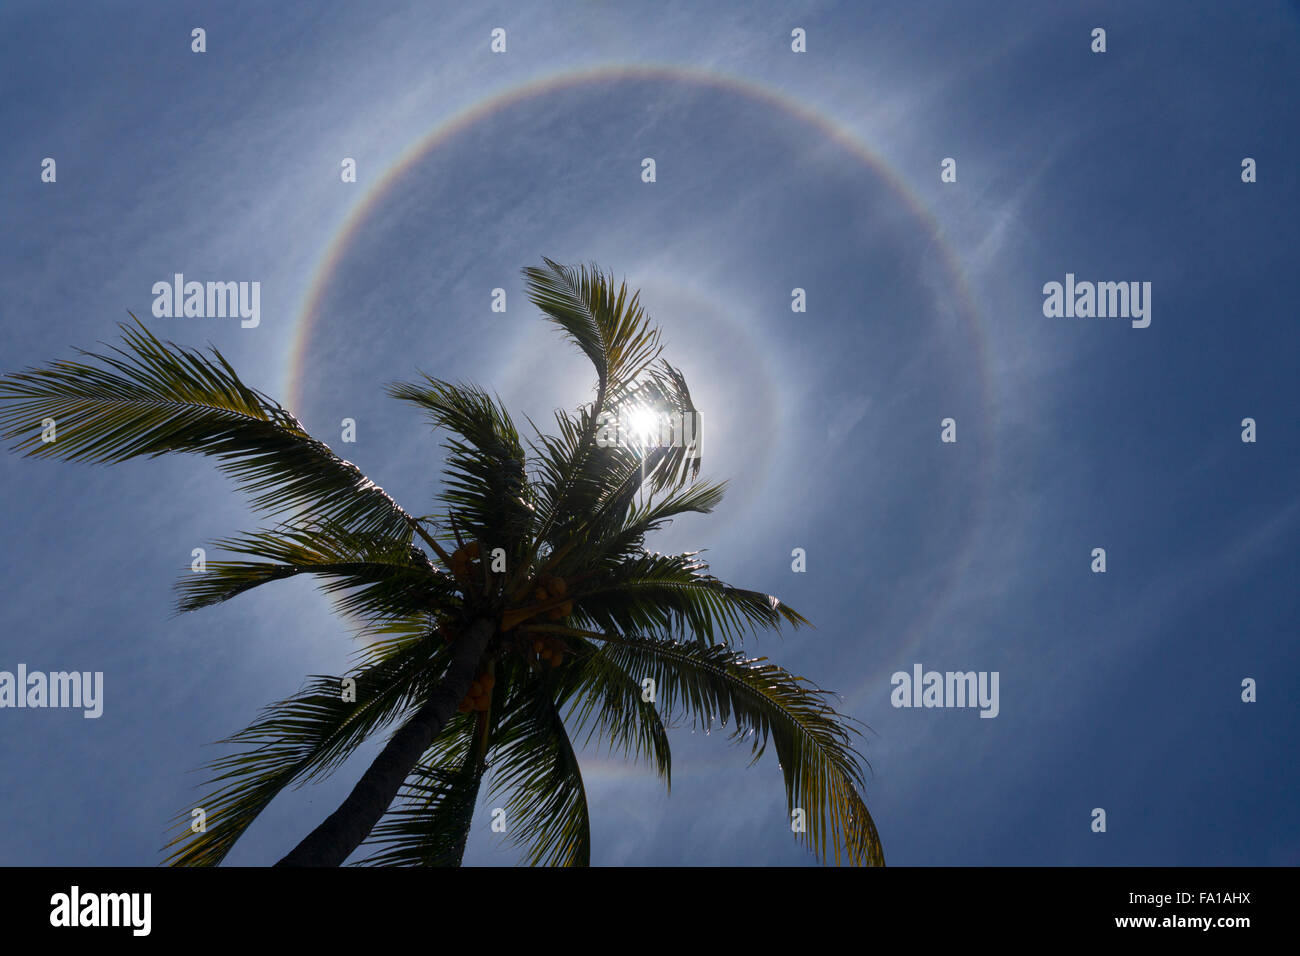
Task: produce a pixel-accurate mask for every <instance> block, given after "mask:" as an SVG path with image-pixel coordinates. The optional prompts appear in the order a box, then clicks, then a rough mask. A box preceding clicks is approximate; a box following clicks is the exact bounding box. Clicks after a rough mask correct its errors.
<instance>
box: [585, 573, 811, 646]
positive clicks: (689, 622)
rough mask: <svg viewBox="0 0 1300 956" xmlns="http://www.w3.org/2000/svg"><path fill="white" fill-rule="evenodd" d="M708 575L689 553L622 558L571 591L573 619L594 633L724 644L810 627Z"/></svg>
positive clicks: (756, 594)
mask: <svg viewBox="0 0 1300 956" xmlns="http://www.w3.org/2000/svg"><path fill="white" fill-rule="evenodd" d="M707 572H708V565H707V564H705V563H704V562H703V561H701V560H699V559H698V558H697V557H696V555H694V554H680V555H661V554H643V555H642V556H641V557H640V558H634V559H624V560H623V561H621V562H619V563H617V564H615V565H613V566H607V567H606V568H604V570H603V571H602V573H601V574H599V575H598V576H596V577H595V578H593V579H592V580H591V581H590V582H587V583H585V584H584V585H583V586H582V587H581V588H579V589H578V590H577V591H575V593H574V598H575V600H576V604H577V609H576V611H575V620H578V621H580V622H585V623H586V624H588V625H590V627H591V629H592V630H596V631H613V632H614V633H634V634H653V635H657V636H661V637H666V638H675V637H683V638H684V637H688V636H689V637H691V638H693V639H694V640H697V641H705V642H708V643H714V642H722V643H727V644H730V643H733V642H735V641H738V640H740V639H742V638H743V636H744V635H745V634H746V633H747V632H749V631H752V630H756V629H765V630H777V629H779V628H780V627H781V625H782V624H789V625H791V626H792V627H794V628H796V629H797V628H799V627H801V626H805V625H808V624H809V622H808V620H807V618H805V617H804V616H803V615H802V614H800V613H799V612H798V611H796V610H795V609H794V608H792V607H790V606H789V605H788V604H785V603H784V602H782V601H781V600H779V599H778V598H776V597H775V596H773V595H770V594H764V593H763V592H761V591H751V590H747V589H745V588H738V587H733V586H732V585H730V584H727V583H726V582H725V581H721V580H719V579H718V578H716V577H714V576H713V575H711V574H708V573H707Z"/></svg>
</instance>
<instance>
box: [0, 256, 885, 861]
mask: <svg viewBox="0 0 1300 956" xmlns="http://www.w3.org/2000/svg"><path fill="white" fill-rule="evenodd" d="M524 278H525V282H526V284H527V287H528V291H529V297H530V298H531V300H532V301H533V302H534V303H535V304H536V305H537V306H538V307H539V308H540V309H541V311H542V312H543V313H544V314H545V316H546V317H547V318H548V319H549V320H550V321H551V322H553V323H554V324H555V325H556V326H557V327H558V329H559V330H560V331H561V332H562V333H563V334H564V335H565V336H566V337H567V338H568V339H569V340H570V341H571V342H572V343H573V344H575V345H576V346H577V347H578V348H579V349H580V350H581V351H582V352H583V353H584V354H585V355H586V356H587V357H588V358H589V359H590V360H591V363H592V365H593V366H594V369H595V373H596V386H595V395H594V397H593V399H592V400H591V401H590V402H589V403H587V404H586V405H584V406H582V407H580V408H578V409H577V410H575V411H572V412H570V411H564V410H559V411H556V412H555V414H554V429H553V431H551V432H550V433H544V432H543V431H542V430H541V429H540V428H538V427H537V426H536V425H534V424H533V423H532V422H531V421H530V422H529V423H528V424H529V426H530V430H531V433H532V435H533V437H532V438H531V439H529V440H527V441H525V440H523V439H521V438H520V434H519V430H518V428H517V427H516V425H515V422H514V421H513V420H512V418H511V416H510V414H509V412H508V411H507V410H506V409H505V408H504V407H503V406H502V404H501V402H500V401H499V399H497V398H496V397H494V396H493V395H490V394H489V393H487V392H486V391H484V390H482V389H480V388H478V387H476V386H473V385H467V384H452V383H450V382H446V381H441V380H438V379H435V378H431V377H429V376H424V377H422V378H421V380H420V381H418V382H414V383H409V384H397V385H393V386H390V388H389V392H390V394H392V395H393V396H394V397H396V398H399V399H401V400H403V401H406V402H410V403H412V404H414V405H416V406H419V407H420V408H421V409H423V411H424V412H425V414H426V415H427V417H428V419H429V421H430V422H431V424H432V425H433V426H435V428H437V429H439V430H441V431H442V432H443V433H445V436H446V437H445V440H444V447H445V448H446V452H447V454H446V464H445V469H444V473H443V475H444V481H443V484H442V487H441V490H440V492H439V494H438V508H439V510H438V512H437V513H436V514H433V515H428V516H421V517H418V518H417V517H415V516H412V515H411V514H409V513H408V512H407V511H405V510H403V509H402V508H401V507H400V506H399V505H398V504H397V503H396V502H395V501H393V499H392V498H391V497H390V496H389V495H388V494H386V493H385V492H384V490H383V489H382V488H380V487H378V486H377V485H375V484H374V483H373V482H372V481H370V480H369V479H367V478H366V477H365V476H364V475H363V474H362V473H361V472H360V470H359V469H358V468H357V467H356V466H355V465H353V464H351V463H350V462H347V461H344V460H342V459H341V458H339V457H338V456H337V455H336V454H335V453H334V452H332V451H331V450H330V449H329V448H328V447H327V446H326V445H325V444H324V443H323V442H320V441H318V440H317V439H315V438H313V437H311V436H310V435H309V434H307V432H306V431H305V429H304V428H303V427H302V425H301V424H300V423H299V422H298V421H297V420H296V419H295V418H294V417H293V416H292V415H290V414H289V413H288V412H287V411H286V410H285V409H284V408H282V407H281V406H280V405H279V404H278V403H276V402H275V401H274V400H272V399H271V398H269V397H268V396H266V395H265V394H263V393H261V392H259V391H256V390H254V389H252V388H249V387H248V386H247V385H245V384H244V383H243V382H242V381H240V379H239V377H238V376H237V375H236V374H235V371H234V369H233V368H231V366H230V364H229V363H228V362H227V361H226V360H225V358H223V357H222V355H221V354H220V353H219V352H217V351H216V350H215V349H212V350H211V354H204V353H201V352H199V351H195V350H191V349H187V348H183V347H181V346H177V345H174V344H172V343H164V342H162V341H160V340H159V339H158V338H156V337H155V336H154V335H153V334H152V333H151V332H149V331H148V330H147V329H146V328H145V327H144V326H143V325H142V324H140V323H139V322H138V320H137V322H136V324H135V325H124V326H122V329H123V333H124V343H123V347H121V348H110V349H109V351H107V352H106V353H103V354H95V353H89V352H82V353H81V354H82V355H83V356H85V357H86V358H88V359H91V360H94V361H93V363H90V362H56V363H52V364H50V365H48V366H46V367H44V368H39V369H28V370H26V371H24V372H20V373H14V374H11V375H8V376H5V377H4V378H3V379H0V431H3V433H4V436H5V437H6V438H8V439H17V444H16V445H15V450H18V451H23V452H25V453H26V454H28V455H32V456H43V457H58V458H64V459H68V460H74V461H78V460H79V461H92V462H118V461H123V460H126V459H129V458H135V457H139V456H150V457H153V456H157V455H161V454H165V453H168V452H193V453H197V454H202V455H208V456H212V457H215V458H216V459H217V464H218V467H219V468H221V469H222V470H223V471H225V472H227V473H229V474H230V475H231V476H232V477H233V478H234V479H235V480H236V481H237V482H238V483H239V484H240V485H241V486H242V487H243V488H244V489H245V490H246V491H247V492H249V493H250V494H251V496H252V502H253V504H254V506H255V507H256V508H257V509H258V510H260V511H261V512H263V513H265V514H267V515H268V516H269V517H273V518H276V519H278V520H277V521H276V522H275V523H274V524H271V525H270V526H269V527H267V528H266V529H264V530H261V531H256V532H253V533H249V534H245V535H242V536H239V537H234V538H230V539H227V540H224V541H221V542H220V545H221V546H222V547H223V548H224V549H225V550H227V551H229V552H230V553H231V558H230V559H229V560H222V561H215V562H209V563H208V565H207V570H206V572H205V573H202V574H194V575H189V576H187V577H185V578H184V579H183V580H182V581H181V582H180V583H179V584H178V593H179V599H178V606H179V608H180V609H181V610H182V611H190V610H195V609H198V608H201V607H207V606H209V605H213V604H218V603H220V602H222V601H226V600H228V599H230V598H232V597H234V596H235V595H237V594H241V593H243V592H245V591H247V590H250V589H252V588H255V587H257V586H259V585H261V584H265V583H267V582H269V581H276V580H280V579H283V578H288V577H292V576H295V575H301V574H308V575H315V576H317V577H318V578H319V580H320V581H321V582H322V586H323V588H324V589H325V590H326V591H328V592H330V593H332V594H333V595H335V597H336V599H337V604H338V606H339V608H340V610H342V611H343V612H346V613H347V614H349V615H355V616H357V617H359V619H360V620H361V621H362V622H363V629H362V630H363V635H364V637H365V639H366V640H365V642H364V644H363V648H362V650H361V651H360V652H359V654H358V656H357V659H356V662H355V666H354V668H353V670H352V672H351V673H350V674H349V675H347V676H346V677H334V676H318V677H314V678H312V679H311V680H310V681H309V683H308V684H307V685H306V686H305V688H304V689H302V690H301V691H300V692H299V693H298V694H296V695H295V696H293V697H290V698H289V699H287V700H283V701H280V702H279V703H276V704H273V705H271V706H270V707H268V708H266V709H265V710H264V711H263V713H262V714H261V715H260V716H259V717H258V718H257V719H256V720H255V721H254V722H253V723H252V724H251V725H250V726H249V727H247V728H245V729H244V730H242V731H240V732H239V733H236V734H235V735H233V736H232V737H230V738H228V739H227V741H226V742H227V743H230V744H233V745H234V750H233V751H232V752H231V753H230V754H228V755H227V756H224V757H222V758H220V759H218V760H216V761H215V762H214V763H213V764H212V765H211V770H212V773H213V780H212V787H213V789H212V791H211V793H210V794H209V795H208V796H207V797H206V798H205V799H204V800H202V801H201V802H200V805H201V806H202V807H203V808H204V810H205V813H206V817H207V828H206V830H205V831H204V832H201V833H194V832H192V830H191V829H190V827H189V821H190V815H189V813H188V812H185V813H183V814H180V815H179V816H178V822H177V834H176V836H175V838H174V839H173V840H172V841H171V842H170V843H169V844H168V847H169V849H170V851H171V852H170V856H169V861H170V862H171V863H172V864H174V865H215V864H217V863H219V862H221V860H222V859H223V858H224V857H225V856H226V854H227V853H229V852H230V849H231V847H232V846H233V845H234V843H235V841H236V840H238V839H239V837H240V836H241V835H242V834H243V833H244V831H245V829H246V828H247V827H248V826H249V825H250V824H251V823H252V822H253V820H254V819H255V818H256V817H257V815H258V814H259V813H260V812H261V811H262V809H263V808H264V807H266V805H267V804H268V803H269V802H270V801H271V800H272V799H273V798H274V797H275V796H276V794H278V793H279V792H280V791H281V790H282V789H283V788H285V787H286V786H288V785H290V784H293V783H301V782H305V781H308V780H312V779H316V778H319V777H321V776H322V775H324V774H328V773H330V772H331V771H332V770H334V769H335V768H336V767H338V765H339V764H340V763H342V762H343V761H344V760H346V758H347V757H348V756H349V755H350V754H352V753H353V751H354V750H355V749H356V748H357V746H358V745H359V744H360V743H361V742H362V741H364V740H366V739H367V738H369V737H371V736H372V735H376V734H379V733H380V732H382V731H384V730H386V729H388V728H395V730H394V732H393V733H392V735H391V736H390V738H389V740H388V743H387V745H386V746H385V747H384V749H383V751H382V752H381V754H380V755H379V757H377V758H376V759H375V761H374V762H373V763H372V764H371V766H370V767H369V768H368V769H367V770H366V772H365V774H364V775H363V776H362V778H361V780H360V781H359V782H358V784H357V785H356V787H355V788H354V789H353V791H352V792H351V793H350V794H349V796H348V798H347V800H346V801H345V802H344V803H343V804H342V805H341V806H340V807H339V808H338V809H337V810H336V811H335V812H334V813H333V814H331V816H330V817H329V818H328V819H327V820H325V821H324V822H323V823H322V824H321V825H320V826H319V827H317V828H316V829H315V830H314V831H312V833H311V834H309V835H308V836H307V837H306V838H304V840H303V841H302V842H301V843H300V844H299V845H298V847H296V848H295V849H294V850H293V851H292V852H291V853H290V854H288V855H287V856H286V857H285V858H284V859H283V860H281V863H282V864H284V865H337V864H339V863H342V862H343V861H344V860H345V859H347V858H348V856H349V855H351V854H352V853H353V851H354V850H356V849H357V847H358V846H361V845H362V844H363V843H364V844H365V850H366V851H367V852H368V853H369V855H368V856H367V857H365V860H364V862H368V863H372V864H401V865H447V864H452V865H454V864H458V863H459V862H460V860H461V858H462V855H463V853H464V849H465V844H466V839H467V835H468V833H469V830H470V823H471V817H472V814H473V810H474V807H475V804H476V801H477V799H478V795H479V790H480V787H481V784H482V781H483V778H484V776H485V775H486V776H488V778H489V784H490V786H491V787H492V788H493V790H494V792H499V793H501V794H502V795H503V796H504V798H505V803H504V809H505V811H506V819H507V821H508V826H507V832H508V833H509V834H510V835H511V838H512V839H513V840H515V841H516V842H517V843H518V844H519V845H520V846H521V847H523V848H524V850H525V854H526V859H527V860H528V861H529V862H530V863H534V864H555V865H584V864H586V863H588V862H589V860H590V855H591V834H590V826H589V820H588V811H587V797H586V792H585V789H584V787H583V780H582V773H581V770H580V766H579V762H578V759H577V750H578V749H579V747H580V746H581V745H582V744H584V743H588V742H590V741H592V740H597V741H600V742H603V743H605V744H607V745H608V746H609V747H610V748H611V749H614V750H617V751H620V752H622V753H625V754H626V755H628V756H629V757H632V758H635V759H645V760H648V761H649V762H650V763H652V764H653V766H654V767H655V769H656V770H657V771H658V773H659V775H660V776H662V777H663V779H664V781H665V783H667V782H668V781H669V779H670V754H669V745H668V735H667V732H666V726H668V725H671V724H672V723H673V722H674V721H675V720H677V719H678V718H679V717H688V718H690V719H691V720H693V722H694V723H695V725H696V726H699V727H701V728H704V729H708V728H710V727H713V726H715V725H718V724H721V725H722V726H725V727H726V728H728V730H729V732H730V734H731V736H732V737H733V738H735V739H736V740H737V741H748V742H749V743H750V746H751V748H752V751H753V756H754V760H755V761H757V760H758V759H759V757H761V756H762V754H763V753H764V752H765V750H766V748H767V746H768V744H769V743H770V744H772V745H773V747H774V748H775V750H776V754H777V757H778V760H779V763H780V767H781V771H782V773H783V775H784V780H785V788H786V794H787V802H788V806H789V808H790V810H791V812H792V813H793V811H794V810H796V809H799V810H802V811H803V815H802V816H803V821H804V827H803V829H802V830H801V831H797V833H798V836H799V838H800V839H801V840H803V841H804V842H805V843H806V845H808V846H809V848H810V849H812V850H813V851H814V853H815V854H816V855H817V856H818V858H820V859H833V860H834V861H835V862H848V863H853V864H883V862H884V858H883V854H882V851H881V846H880V840H879V837H878V835H877V833H876V828H875V825H874V823H873V822H872V820H871V816H870V814H869V813H868V812H867V808H866V805H865V804H864V802H863V800H862V797H861V795H860V794H861V791H862V790H863V779H862V772H861V768H860V757H859V755H858V753H857V752H856V750H855V749H854V748H853V746H852V743H853V740H852V736H853V734H854V733H856V731H855V729H854V728H853V726H852V724H851V722H850V721H849V720H848V719H847V718H845V717H843V716H842V715H840V714H838V713H837V712H836V711H835V710H834V709H833V708H832V707H831V705H830V704H829V702H828V692H826V691H823V690H821V689H819V688H817V687H816V686H814V685H813V684H811V683H810V682H808V681H806V680H804V679H803V678H799V677H795V676H793V675H791V674H790V673H788V672H787V671H785V670H783V669H782V668H780V667H778V666H777V665H775V664H773V663H771V662H770V661H768V660H767V659H766V658H763V657H748V656H746V655H745V654H744V653H743V652H742V651H741V649H740V647H741V642H742V640H743V638H744V637H745V635H746V634H748V633H752V632H754V631H757V630H764V629H770V630H777V629H779V628H780V627H781V626H782V625H783V624H788V625H790V626H791V627H792V628H798V627H800V626H802V625H806V624H807V623H808V622H807V621H806V620H805V619H804V617H803V616H802V615H800V614H798V613H797V612H796V611H794V610H793V609H792V608H790V607H789V606H787V605H785V604H783V603H782V602H780V601H778V600H777V599H776V598H774V597H771V596H769V595H767V594H764V593H761V592H758V591H751V590H746V589H742V588H737V587H733V586H731V585H729V584H726V583H724V582H722V581H720V580H718V579H717V578H716V577H714V576H712V575H711V574H710V573H709V570H708V567H707V565H706V564H705V563H704V562H703V561H702V560H701V559H700V557H699V553H698V552H691V553H685V554H658V553H651V552H650V551H648V550H647V549H646V547H645V543H646V538H647V536H648V535H649V534H650V533H651V532H653V531H655V530H656V529H658V528H661V527H663V526H664V524H665V523H666V522H668V521H670V520H671V519H672V518H673V517H674V516H676V515H680V514H685V513H691V512H697V513H708V512H710V511H712V510H713V508H714V507H715V506H716V505H717V504H718V502H719V501H720V500H721V498H722V494H723V486H722V485H721V484H715V483H710V482H706V481H703V480H701V479H700V478H699V474H698V473H699V466H700V459H699V454H698V451H699V449H698V445H695V446H693V445H692V444H691V443H689V442H678V443H670V444H659V443H646V444H645V445H643V446H636V447H634V446H629V445H627V444H626V443H623V444H620V443H612V442H609V441H604V440H601V429H602V427H603V426H604V424H605V423H607V422H608V421H609V420H610V416H611V415H616V414H617V413H618V412H619V411H620V410H621V409H626V408H628V407H631V406H633V405H635V406H637V407H639V408H650V409H653V410H655V411H656V412H658V413H661V414H673V415H678V416H694V415H696V414H697V412H696V409H695V406H694V404H693V402H692V400H691V395H690V392H689V390H688V389H687V386H686V382H685V379H684V378H683V376H682V375H681V373H680V372H679V371H678V370H677V369H675V368H674V367H672V366H671V365H669V364H667V363H666V362H665V361H663V360H662V359H661V358H660V353H661V350H662V346H661V344H660V336H659V331H658V329H657V328H655V327H654V326H653V325H652V324H651V323H650V321H649V319H648V317H647V316H646V314H645V311H644V309H643V308H642V307H641V305H640V302H639V294H632V295H630V296H629V294H628V290H627V286H626V284H619V285H618V286H617V288H616V286H615V282H614V280H613V278H612V277H609V276H605V275H604V274H602V273H601V272H600V270H599V269H598V268H597V267H596V266H595V265H594V264H593V265H592V266H590V267H586V266H578V267H566V266H562V265H559V264H557V263H555V262H552V261H551V260H549V259H547V260H545V265H544V266H542V267H537V268H529V269H525V270H524ZM47 419H54V420H55V422H56V423H57V439H56V440H54V441H43V440H42V437H41V433H40V432H41V428H42V423H43V422H45V421H46V420H47ZM578 735H585V736H583V737H582V738H581V739H578ZM489 771H490V773H489Z"/></svg>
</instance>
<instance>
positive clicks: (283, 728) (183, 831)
mask: <svg viewBox="0 0 1300 956" xmlns="http://www.w3.org/2000/svg"><path fill="white" fill-rule="evenodd" d="M390 649H391V650H392V651H393V653H392V654H391V656H388V657H382V656H381V655H380V653H379V652H378V651H377V650H376V649H375V648H371V649H370V651H369V654H368V656H369V659H370V663H369V666H368V667H366V668H365V669H363V670H362V671H361V672H360V673H358V674H356V676H355V678H354V679H355V681H356V700H355V701H350V700H345V699H344V695H343V693H342V688H343V682H342V680H341V679H340V678H338V677H328V676H317V677H315V678H313V679H312V680H311V681H310V683H309V684H308V685H307V687H306V688H305V689H304V690H303V691H301V692H299V693H298V694H296V695H295V696H293V697H291V698H288V699H287V700H283V701H280V702H278V703H276V704H272V705H270V706H269V707H267V708H265V709H264V710H263V712H262V714H261V715H260V716H259V718H258V719H257V720H256V721H254V722H253V723H252V724H250V725H249V726H248V727H246V728H245V729H243V730H241V731H239V732H238V733H236V734H234V735H232V736H230V737H228V738H226V739H225V740H223V741H222V743H228V744H236V745H238V746H239V748H240V749H239V750H238V751H236V752H235V753H232V754H228V755H226V756H224V757H220V758H218V759H217V760H215V761H213V762H212V763H211V764H209V765H208V769H209V771H210V772H211V773H212V774H213V776H212V778H211V780H210V781H209V785H210V786H214V787H216V788H217V789H215V790H214V791H212V792H210V793H209V794H208V795H207V796H206V797H204V798H203V799H201V800H200V801H199V802H198V804H197V806H199V807H201V808H202V809H203V811H204V814H205V816H206V824H207V828H206V830H205V831H203V832H199V833H195V832H193V831H192V830H191V828H190V822H191V817H190V814H189V812H188V811H186V812H183V813H180V814H177V825H176V829H177V831H178V832H177V834H176V836H175V837H174V838H173V839H172V840H171V841H170V842H169V843H168V844H167V847H166V848H167V849H171V848H173V847H174V848H175V849H174V850H173V852H172V853H171V855H170V856H169V857H168V859H167V862H168V864H169V865H171V866H216V865H217V864H218V863H220V862H221V861H222V859H224V858H225V856H226V854H227V853H229V852H230V850H231V848H232V847H233V846H234V844H235V841H236V840H238V839H239V837H240V836H242V835H243V833H244V831H245V830H246V829H248V827H249V826H250V825H251V824H252V823H253V821H254V820H255V819H257V816H258V814H260V813H261V812H262V810H263V809H265V808H266V806H267V804H269V803H270V802H271V800H273V799H274V798H275V796H276V794H278V793H279V792H280V791H281V790H283V789H284V788H285V787H286V786H288V785H289V784H291V783H294V782H295V781H297V782H306V781H308V780H312V779H315V778H317V777H320V776H322V775H325V774H328V773H329V772H331V771H332V770H333V769H335V768H336V767H337V766H338V765H339V764H340V763H342V762H343V761H344V760H346V759H347V757H348V756H349V755H350V754H351V753H352V752H353V750H355V749H356V747H357V746H358V745H359V744H360V743H361V742H362V741H363V740H365V739H366V738H367V737H369V736H370V735H371V734H374V733H376V732H378V731H379V730H381V729H382V728H383V727H385V726H387V725H388V724H390V723H391V722H392V721H394V720H395V719H397V718H399V717H400V716H401V715H403V714H404V713H406V712H408V711H409V710H410V709H411V708H412V707H413V706H415V705H416V704H417V702H418V701H419V700H420V699H422V696H423V695H424V694H425V693H427V691H428V689H429V687H430V686H431V683H432V682H435V681H436V680H437V677H438V675H439V674H440V673H441V672H442V670H443V669H444V668H445V666H446V659H447V657H448V654H447V651H446V650H445V648H444V647H443V646H442V644H441V642H440V641H436V640H433V639H431V638H426V639H424V640H420V641H410V640H407V641H403V642H400V643H397V644H395V645H394V646H392V647H391V648H390Z"/></svg>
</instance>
